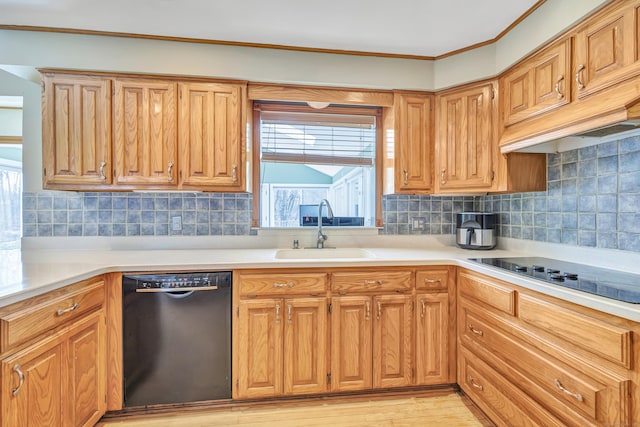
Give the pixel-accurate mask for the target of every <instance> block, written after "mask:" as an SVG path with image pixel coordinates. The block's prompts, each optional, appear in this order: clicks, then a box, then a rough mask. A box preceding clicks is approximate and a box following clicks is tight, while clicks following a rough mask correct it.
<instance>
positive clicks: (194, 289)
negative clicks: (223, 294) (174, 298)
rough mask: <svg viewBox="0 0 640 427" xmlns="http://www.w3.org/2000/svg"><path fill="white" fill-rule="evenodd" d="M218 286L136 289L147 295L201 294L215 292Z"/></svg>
mask: <svg viewBox="0 0 640 427" xmlns="http://www.w3.org/2000/svg"><path fill="white" fill-rule="evenodd" d="M217 289H218V287H217V286H198V287H188V288H141V289H136V292H146V293H157V292H163V293H172V292H199V291H215V290H217Z"/></svg>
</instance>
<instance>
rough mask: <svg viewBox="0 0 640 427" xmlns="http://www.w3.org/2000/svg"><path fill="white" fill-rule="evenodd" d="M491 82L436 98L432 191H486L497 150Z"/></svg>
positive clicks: (490, 179)
mask: <svg viewBox="0 0 640 427" xmlns="http://www.w3.org/2000/svg"><path fill="white" fill-rule="evenodd" d="M494 94H495V89H494V86H493V83H492V82H489V83H482V84H479V85H472V86H469V87H466V88H463V89H455V90H452V91H445V92H442V93H439V94H438V95H437V96H436V106H437V107H436V143H435V169H436V176H437V178H436V180H435V192H436V193H439V192H452V191H473V190H483V189H484V190H489V189H491V186H492V184H493V180H494V177H495V171H494V163H495V161H494V156H495V152H496V150H497V146H496V135H495V134H494V130H493V121H494V120H496V117H495V116H496V114H495V112H494V110H496V105H497V104H496V103H495V102H494Z"/></svg>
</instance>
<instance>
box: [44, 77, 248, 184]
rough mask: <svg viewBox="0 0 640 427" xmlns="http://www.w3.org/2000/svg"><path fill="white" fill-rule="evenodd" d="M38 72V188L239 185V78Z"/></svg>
mask: <svg viewBox="0 0 640 427" xmlns="http://www.w3.org/2000/svg"><path fill="white" fill-rule="evenodd" d="M42 75H43V82H44V90H43V98H42V105H43V109H42V113H43V116H42V117H43V164H44V174H43V176H44V178H43V183H44V188H47V189H62V190H97V191H114V190H116V191H117V190H135V189H185V190H189V189H190V190H203V191H242V190H243V189H244V187H245V173H244V168H243V165H244V159H245V151H244V141H245V134H246V131H245V117H246V112H245V106H246V92H247V91H246V83H237V82H212V81H199V80H198V81H196V80H195V79H194V80H193V81H191V80H190V81H184V80H183V81H180V80H178V79H176V78H172V77H167V78H166V79H154V78H147V77H146V76H140V77H130V76H120V75H105V74H100V75H95V76H92V75H90V74H87V75H84V74H83V75H80V74H73V73H68V72H61V71H54V70H43V74H42ZM112 132H113V135H112ZM112 158H113V161H112Z"/></svg>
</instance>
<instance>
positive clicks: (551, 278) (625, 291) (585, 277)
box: [470, 257, 640, 304]
mask: <svg viewBox="0 0 640 427" xmlns="http://www.w3.org/2000/svg"><path fill="white" fill-rule="evenodd" d="M470 261H475V262H478V263H481V264H486V265H490V266H493V267H497V268H500V269H503V270H509V271H512V272H514V273H516V274H520V275H523V276H527V277H531V278H534V279H538V280H542V281H545V282H548V283H553V284H554V285H559V286H564V287H567V288H571V289H575V290H578V291H583V292H588V293H591V294H596V295H599V296H602V297H607V298H613V299H615V300H618V301H624V302H630V303H633V304H640V274H633V273H625V272H622V271H617V270H608V269H606V268H599V267H592V266H589V265H584V264H576V263H572V262H565V261H557V260H554V259H549V258H535V257H532V258H524V257H514V258H470Z"/></svg>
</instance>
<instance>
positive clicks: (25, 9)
mask: <svg viewBox="0 0 640 427" xmlns="http://www.w3.org/2000/svg"><path fill="white" fill-rule="evenodd" d="M539 3H541V2H540V1H537V0H393V1H391V0H385V1H381V0H322V1H301V0H268V1H267V0H109V1H105V0H0V25H17V26H36V27H54V28H68V29H81V30H91V31H105V32H121V33H130V34H144V35H154V36H168V37H181V38H197V39H206V40H216V41H225V42H240V43H248V44H271V45H283V46H291V47H300V48H314V49H329V50H347V51H359V52H371V53H382V54H394V55H417V56H423V57H438V56H440V55H443V54H447V53H450V52H453V51H456V50H458V49H463V48H466V47H469V46H472V45H475V44H477V43H482V42H485V41H488V40H492V39H494V38H495V37H496V36H498V35H500V34H501V33H502V32H503V31H504V30H505V29H507V28H508V27H509V26H510V25H511V24H512V23H513V22H515V21H517V20H518V18H519V17H520V16H522V15H523V14H525V13H526V12H527V11H528V10H529V9H530V8H531V7H533V6H534V5H538V4H539Z"/></svg>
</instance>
